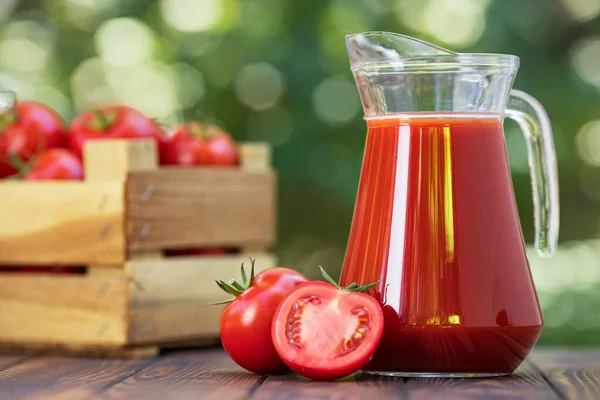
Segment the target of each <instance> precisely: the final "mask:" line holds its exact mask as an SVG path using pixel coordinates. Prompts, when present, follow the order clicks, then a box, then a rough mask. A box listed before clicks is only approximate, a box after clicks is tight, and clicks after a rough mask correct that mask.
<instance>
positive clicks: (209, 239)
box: [127, 167, 276, 251]
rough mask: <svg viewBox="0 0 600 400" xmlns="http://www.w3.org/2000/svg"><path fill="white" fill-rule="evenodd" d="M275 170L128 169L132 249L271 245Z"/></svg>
mask: <svg viewBox="0 0 600 400" xmlns="http://www.w3.org/2000/svg"><path fill="white" fill-rule="evenodd" d="M275 208H276V207H275V172H273V171H242V170H238V169H222V168H221V169H219V168H178V167H173V168H161V169H159V170H157V171H141V172H132V173H130V174H129V179H128V181H127V214H128V228H127V231H128V232H127V234H128V240H129V250H130V251H139V250H157V249H167V248H182V247H189V246H197V245H198V244H199V243H201V244H202V245H203V246H213V245H215V246H250V245H259V246H260V245H270V244H271V243H273V241H274V240H275V215H276V212H275V211H276V210H275Z"/></svg>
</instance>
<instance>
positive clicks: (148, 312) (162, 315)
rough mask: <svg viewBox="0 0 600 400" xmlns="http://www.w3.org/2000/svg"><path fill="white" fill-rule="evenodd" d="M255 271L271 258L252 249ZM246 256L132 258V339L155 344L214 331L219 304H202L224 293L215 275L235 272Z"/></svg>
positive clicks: (232, 275) (272, 259)
mask: <svg viewBox="0 0 600 400" xmlns="http://www.w3.org/2000/svg"><path fill="white" fill-rule="evenodd" d="M255 257H256V268H255V271H256V273H258V272H260V271H262V270H264V269H267V268H272V267H274V266H275V265H276V259H275V257H273V256H272V255H270V254H267V253H262V254H256V255H255ZM242 262H243V263H244V265H245V267H246V271H248V273H249V267H250V262H249V259H248V258H247V257H245V256H218V257H192V258H188V257H174V258H168V259H163V260H134V261H129V262H128V263H127V268H126V271H127V273H128V274H129V275H130V276H131V277H132V278H133V279H134V280H135V281H136V284H135V285H134V286H133V289H132V290H133V293H132V307H133V308H132V315H131V327H130V332H129V339H130V341H131V343H134V344H136V343H137V344H139V343H156V342H169V341H178V340H182V339H187V338H200V337H211V338H215V337H218V335H219V316H220V314H221V311H222V310H223V307H224V306H222V305H220V306H210V307H205V305H206V304H207V303H210V302H214V301H222V300H226V299H227V298H228V295H227V294H226V293H225V292H223V291H222V290H221V289H219V287H218V286H217V285H216V284H215V279H222V280H226V281H229V279H231V278H237V279H238V280H239V277H240V265H241V263H242Z"/></svg>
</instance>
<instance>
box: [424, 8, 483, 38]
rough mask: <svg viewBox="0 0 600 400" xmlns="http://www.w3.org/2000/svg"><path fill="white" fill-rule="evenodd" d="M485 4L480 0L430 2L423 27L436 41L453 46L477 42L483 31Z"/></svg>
mask: <svg viewBox="0 0 600 400" xmlns="http://www.w3.org/2000/svg"><path fill="white" fill-rule="evenodd" d="M485 8H486V2H485V1H480V0H431V1H430V2H429V5H428V6H427V8H426V9H425V15H424V26H425V28H426V30H427V31H428V32H429V33H431V34H432V35H434V36H435V37H436V38H437V39H439V40H441V41H443V42H445V43H448V44H451V45H455V46H468V45H471V44H473V43H475V42H477V41H478V40H479V38H480V37H481V35H482V34H483V31H484V29H485V17H484V12H485Z"/></svg>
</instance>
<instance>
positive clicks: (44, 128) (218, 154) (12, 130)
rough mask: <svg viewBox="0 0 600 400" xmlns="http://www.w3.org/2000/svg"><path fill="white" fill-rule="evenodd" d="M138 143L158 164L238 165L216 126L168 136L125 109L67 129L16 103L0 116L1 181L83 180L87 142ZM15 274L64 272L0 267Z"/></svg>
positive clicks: (187, 126) (183, 128) (91, 113)
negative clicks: (149, 143)
mask: <svg viewBox="0 0 600 400" xmlns="http://www.w3.org/2000/svg"><path fill="white" fill-rule="evenodd" d="M139 138H151V139H154V140H156V145H157V146H156V147H157V157H158V159H159V161H160V164H161V165H180V166H188V167H190V166H209V165H210V166H218V167H235V166H236V165H238V152H237V145H236V143H235V141H234V140H233V139H232V137H231V136H230V135H229V134H228V133H227V132H226V131H224V130H223V129H222V128H220V127H219V126H217V125H214V124H204V123H202V122H200V121H188V122H185V123H183V124H181V125H180V126H178V127H176V129H175V131H174V132H173V134H172V135H169V134H167V132H165V131H164V130H163V129H162V127H161V126H160V124H158V123H157V122H156V121H155V120H154V119H152V118H148V117H146V116H145V115H144V114H142V113H141V112H139V111H137V110H135V109H133V108H131V107H127V106H124V105H111V106H106V107H101V108H98V109H94V110H87V111H84V112H82V113H80V114H79V115H77V116H76V117H75V118H74V119H73V120H72V121H71V123H70V124H67V123H66V122H65V121H64V120H63V119H62V118H61V117H60V115H59V114H58V113H57V112H56V111H55V110H53V109H52V108H51V107H49V106H48V105H46V104H43V103H40V102H36V101H20V100H19V101H16V102H15V105H14V106H13V107H11V108H10V109H8V110H6V111H4V112H2V113H1V114H0V179H20V180H26V181H55V180H82V179H83V178H84V169H83V145H84V143H85V142H86V141H88V140H97V139H132V140H134V139H139ZM225 252H226V249H220V248H218V249H217V248H199V249H184V250H177V251H174V252H173V254H174V255H198V254H210V255H214V254H223V253H225ZM40 268H41V269H40ZM67 269H69V268H67ZM16 270H27V271H34V270H35V271H38V272H40V271H48V272H57V273H58V272H60V273H63V272H65V270H64V269H63V268H62V267H59V266H55V267H39V268H37V269H34V268H30V267H23V268H5V267H0V271H16ZM71 270H73V271H75V270H76V269H74V268H71Z"/></svg>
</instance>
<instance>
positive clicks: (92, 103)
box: [71, 57, 116, 111]
mask: <svg viewBox="0 0 600 400" xmlns="http://www.w3.org/2000/svg"><path fill="white" fill-rule="evenodd" d="M71 93H72V95H73V101H74V103H75V108H76V109H77V110H78V111H80V110H87V109H90V108H95V107H98V106H101V105H106V104H109V103H113V102H114V101H115V100H116V99H115V96H114V93H113V92H112V90H111V88H110V86H109V85H108V83H107V79H106V72H105V70H104V63H103V62H102V60H101V59H100V58H98V57H94V58H88V59H87V60H84V61H83V62H82V63H81V64H79V65H78V66H77V68H76V69H75V71H74V72H73V75H72V76H71Z"/></svg>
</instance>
